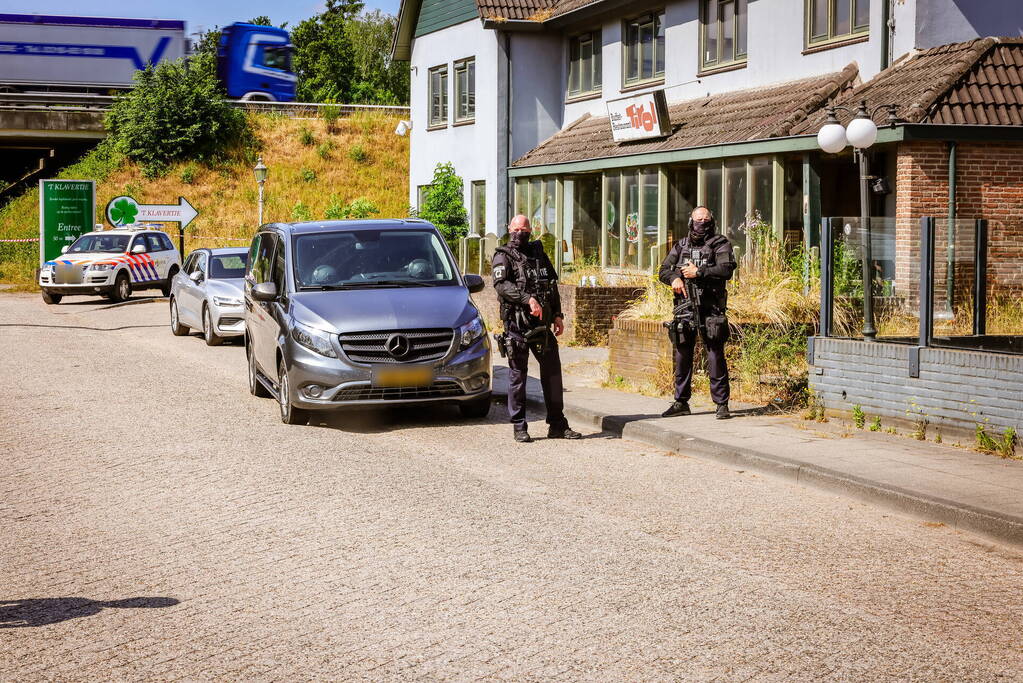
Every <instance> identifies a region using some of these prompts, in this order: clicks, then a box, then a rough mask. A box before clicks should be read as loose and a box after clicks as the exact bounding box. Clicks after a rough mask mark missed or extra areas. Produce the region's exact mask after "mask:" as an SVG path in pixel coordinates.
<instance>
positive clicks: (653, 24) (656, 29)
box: [623, 10, 664, 86]
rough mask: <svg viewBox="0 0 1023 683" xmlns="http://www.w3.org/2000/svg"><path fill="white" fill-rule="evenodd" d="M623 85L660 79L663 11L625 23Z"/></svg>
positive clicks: (662, 60) (662, 59)
mask: <svg viewBox="0 0 1023 683" xmlns="http://www.w3.org/2000/svg"><path fill="white" fill-rule="evenodd" d="M624 30H625V65H624V66H625V68H624V69H623V71H624V75H625V78H624V84H625V85H626V86H629V85H635V84H638V83H642V82H644V81H652V80H657V79H663V78H664V11H663V10H662V11H660V12H653V13H651V14H646V15H643V16H641V17H637V18H636V19H632V20H630V21H627V22H625V27H624Z"/></svg>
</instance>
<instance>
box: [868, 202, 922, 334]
mask: <svg viewBox="0 0 1023 683" xmlns="http://www.w3.org/2000/svg"><path fill="white" fill-rule="evenodd" d="M901 227H902V229H901V231H900V226H899V225H898V222H897V221H896V219H894V218H887V217H883V216H874V217H873V218H871V219H870V235H871V238H870V244H871V249H870V256H871V260H872V261H873V269H872V272H873V274H874V287H873V293H874V296H873V303H874V327H875V328H876V329H877V339H880V340H883V341H889V342H901V343H906V344H915V343H917V342H918V341H919V339H920V249H919V233H920V227H919V225H915V226H910V225H909V223H904V224H903V225H902V226H901ZM914 230H915V233H916V239H913V234H914ZM861 245H862V242H861ZM861 248H862V246H861Z"/></svg>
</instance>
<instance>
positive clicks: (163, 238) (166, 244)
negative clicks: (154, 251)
mask: <svg viewBox="0 0 1023 683" xmlns="http://www.w3.org/2000/svg"><path fill="white" fill-rule="evenodd" d="M159 237H160V243H161V244H162V245H163V250H164V251H170V250H172V249H173V248H174V243H173V242H171V241H170V237H167V235H165V234H163V233H162V232H161V233H160V235H159Z"/></svg>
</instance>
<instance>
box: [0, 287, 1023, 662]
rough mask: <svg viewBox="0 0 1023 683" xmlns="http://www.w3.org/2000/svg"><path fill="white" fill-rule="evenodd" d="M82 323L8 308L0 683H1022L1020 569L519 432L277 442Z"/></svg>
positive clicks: (73, 308)
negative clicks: (107, 682) (792, 682)
mask: <svg viewBox="0 0 1023 683" xmlns="http://www.w3.org/2000/svg"><path fill="white" fill-rule="evenodd" d="M70 301H71V302H72V303H70V304H68V305H61V306H57V307H46V306H44V305H43V304H42V302H41V301H39V299H38V296H35V295H12V294H6V295H0V348H2V349H3V354H2V356H0V378H2V387H3V389H2V395H0V425H2V431H0V453H3V457H0V520H2V527H0V528H2V531H0V577H2V579H0V629H4V630H2V631H0V679H3V680H12V679H17V680H38V679H48V680H53V679H134V678H145V679H160V680H168V679H176V678H183V679H189V680H191V679H207V678H214V679H232V680H239V679H242V678H259V679H271V678H273V679H287V680H294V679H326V678H331V679H352V678H366V679H372V680H393V679H405V678H416V679H449V678H450V679H475V678H498V679H513V680H539V679H549V678H560V679H569V680H578V679H601V680H630V681H632V680H683V679H684V680H706V679H719V680H729V681H731V680H747V679H756V680H778V679H783V678H786V679H787V678H792V679H797V680H798V679H822V678H824V679H851V680H881V679H915V680H926V681H934V680H949V681H962V680H995V679H999V680H1007V679H1008V680H1011V679H1023V629H1021V623H1023V617H1021V615H1023V590H1021V587H1023V554H1020V553H1019V552H1016V551H1013V550H1007V549H1004V548H998V547H994V546H990V545H987V544H984V543H982V542H979V541H977V540H976V539H973V538H971V537H969V536H966V535H960V534H956V533H954V532H952V531H950V530H948V529H947V528H943V527H934V526H928V525H926V524H922V523H920V522H918V521H914V520H909V519H904V518H901V517H897V516H893V515H889V514H885V513H883V512H881V511H879V510H876V509H873V508H870V507H868V506H865V505H861V504H857V503H853V502H850V501H847V500H845V499H842V498H839V497H835V496H831V495H828V494H825V493H821V492H816V491H812V490H808V489H804V488H796V487H793V486H790V485H788V484H786V483H782V482H780V481H775V480H772V479H770V478H764V477H760V476H754V475H752V474H750V473H746V472H738V471H734V470H730V469H727V468H725V467H723V466H721V465H718V464H714V463H710V462H705V461H702V460H700V459H697V458H691V457H682V456H669V455H666V454H664V453H660V452H657V451H655V450H652V449H650V448H648V447H645V446H642V445H640V444H637V443H632V442H628V441H622V440H616V439H609V438H604V437H602V436H601V435H599V434H587V437H588V438H586V439H583V440H581V441H577V442H574V443H566V442H551V441H538V442H536V443H534V444H531V445H516V444H513V443H512V442H511V439H510V436H511V429H510V427H509V426H508V425H506V424H504V423H503V420H502V419H501V412H502V408H503V406H495V410H494V411H493V413H492V419H491V420H489V421H482V420H480V421H464V420H462V419H461V418H460V417H459V416H458V414H457V411H455V410H448V409H433V410H415V411H400V412H373V413H355V414H349V415H347V416H345V417H338V418H335V419H332V420H331V421H330V422H329V424H326V425H321V426H313V427H289V426H285V425H283V424H281V423H280V421H279V419H278V416H277V408H276V406H275V405H274V403H273V402H272V401H269V400H260V399H256V398H253V397H251V396H249V394H248V392H247V390H246V382H245V363H244V351H243V349H242V348H241V347H240V346H236V345H232V346H224V347H219V348H207V347H206V346H205V345H204V344H203V343H202V341H201V340H200V339H198V338H197V337H190V338H176V337H173V336H171V334H170V331H169V329H168V328H167V324H166V323H167V315H166V313H167V311H166V307H165V305H164V304H162V303H160V304H142V305H137V306H127V307H122V308H115V309H109V310H99V309H98V308H97V305H96V302H95V301H90V302H89V303H87V304H77V303H74V302H75V301H76V300H75V299H72V300H70ZM82 301H84V300H82ZM536 431H539V430H536Z"/></svg>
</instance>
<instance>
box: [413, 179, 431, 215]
mask: <svg viewBox="0 0 1023 683" xmlns="http://www.w3.org/2000/svg"><path fill="white" fill-rule="evenodd" d="M431 187H433V185H420V186H419V187H418V188H416V202H417V204H416V208H417V209H419V210H420V211H422V210H423V207H424V206H426V195H427V194H428V193H429V192H430V188H431Z"/></svg>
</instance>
